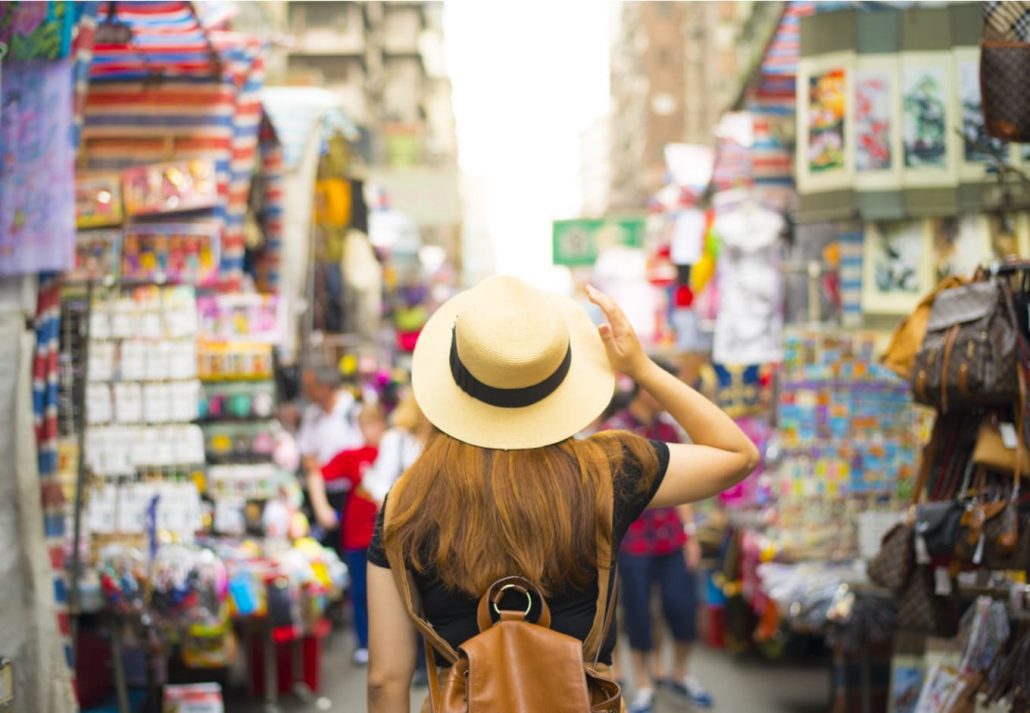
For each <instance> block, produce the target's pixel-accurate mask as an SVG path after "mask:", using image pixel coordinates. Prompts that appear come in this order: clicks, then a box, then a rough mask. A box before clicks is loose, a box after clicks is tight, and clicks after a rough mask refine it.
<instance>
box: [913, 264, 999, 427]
mask: <svg viewBox="0 0 1030 713" xmlns="http://www.w3.org/2000/svg"><path fill="white" fill-rule="evenodd" d="M1016 329H1017V328H1016V325H1015V323H1014V321H1013V320H1012V318H1011V310H1010V307H1009V305H1008V303H1007V299H1006V295H1005V291H1004V289H1003V287H1002V285H1001V283H1000V282H998V281H997V280H985V281H980V282H972V283H970V284H968V285H963V286H961V287H955V288H952V289H950V290H944V291H942V292H941V293H940V294H939V295H937V298H936V299H935V300H934V303H933V309H932V310H931V312H930V319H929V321H928V322H927V325H926V336H925V337H924V338H923V343H922V344H921V345H920V347H919V351H918V352H917V353H916V358H915V362H914V365H913V369H912V392H913V395H914V397H915V399H916V401H918V402H919V403H923V404H927V405H929V406H934V407H936V408H937V409H938V410H940V411H941V412H942V413H948V412H949V410H950V409H965V408H969V407H971V406H977V405H987V406H999V405H1003V404H1008V403H1011V402H1012V401H1013V400H1015V398H1016V395H1017V394H1018V392H1019V388H1018V384H1017V376H1016V372H1017V368H1016V359H1017V354H1018V335H1017V333H1016Z"/></svg>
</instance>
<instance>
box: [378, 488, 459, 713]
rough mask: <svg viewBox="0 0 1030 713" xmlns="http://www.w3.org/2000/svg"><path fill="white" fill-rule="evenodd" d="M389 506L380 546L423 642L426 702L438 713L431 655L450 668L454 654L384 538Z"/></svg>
mask: <svg viewBox="0 0 1030 713" xmlns="http://www.w3.org/2000/svg"><path fill="white" fill-rule="evenodd" d="M393 504H394V501H393V500H391V499H390V498H389V497H387V498H386V503H385V504H384V509H385V511H384V513H383V542H384V544H385V547H384V550H385V552H386V561H387V562H388V563H389V565H390V573H391V574H392V575H393V581H394V583H395V584H396V585H397V591H398V592H399V593H400V595H401V599H402V600H403V601H404V608H405V609H407V610H408V616H409V617H410V618H411V620H412V622H414V624H415V627H416V628H417V629H418V630H419V632H421V634H422V638H423V639H424V640H425V654H426V674H427V676H428V678H429V699H430V702H431V704H432V710H433V711H442V710H443V691H442V689H441V688H440V677H439V673H438V671H437V668H436V656H435V653H434V652H439V653H440V655H441V656H443V657H444V658H445V659H446V660H447V661H448V662H449V663H450V664H451V665H454V663H455V662H456V661H457V660H458V652H457V651H455V650H454V647H453V646H451V645H450V644H449V643H447V640H446V639H444V638H443V637H442V636H440V634H438V633H437V632H436V629H434V628H433V625H432V624H430V623H429V622H428V621H426V619H425V617H423V616H422V599H421V597H420V596H419V593H418V588H417V587H416V586H415V581H414V578H413V577H412V575H411V570H409V569H408V568H407V567H406V566H405V564H404V557H403V555H402V553H401V551H400V545H399V544H398V543H397V542H396V540H394V541H393V542H390V541H389V540H388V539H387V538H386V526H387V523H388V522H389V521H390V516H391V514H392V513H393Z"/></svg>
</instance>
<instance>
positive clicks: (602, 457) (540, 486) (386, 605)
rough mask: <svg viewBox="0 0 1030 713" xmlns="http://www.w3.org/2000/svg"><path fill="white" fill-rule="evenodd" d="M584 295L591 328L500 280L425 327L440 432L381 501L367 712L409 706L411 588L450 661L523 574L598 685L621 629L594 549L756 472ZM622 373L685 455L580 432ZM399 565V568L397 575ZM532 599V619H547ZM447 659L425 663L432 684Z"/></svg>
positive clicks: (428, 398)
mask: <svg viewBox="0 0 1030 713" xmlns="http://www.w3.org/2000/svg"><path fill="white" fill-rule="evenodd" d="M590 297H591V299H592V300H593V301H594V302H595V303H596V304H597V305H598V306H599V307H601V309H602V310H603V311H604V313H605V315H606V319H607V321H606V323H605V324H603V325H602V326H601V327H600V328H597V327H595V326H594V325H593V323H592V322H591V321H590V318H589V317H588V316H587V314H586V312H585V311H584V310H583V309H582V308H581V307H579V306H578V305H576V304H574V303H572V302H571V301H570V300H567V299H564V298H558V297H555V296H552V295H548V294H546V293H543V292H540V291H538V290H536V289H533V288H531V287H530V286H529V285H526V284H525V283H523V282H521V281H519V280H516V279H514V278H509V277H495V278H490V279H488V280H486V281H484V282H483V283H482V284H481V285H480V286H478V287H476V288H474V289H472V290H468V291H467V292H464V293H462V294H460V295H458V296H456V297H454V298H452V299H451V300H449V301H448V302H446V303H445V304H443V305H442V306H441V307H440V308H439V309H438V310H437V312H436V313H435V314H434V315H433V317H432V318H430V320H429V322H428V323H427V324H426V326H425V328H424V329H423V331H422V334H421V336H420V338H419V342H418V345H417V347H416V349H415V354H414V361H413V369H412V384H413V387H414V391H415V397H416V399H417V400H418V403H419V405H420V406H421V407H422V410H423V412H424V413H425V415H426V417H427V418H428V419H429V421H430V422H431V423H432V424H433V425H434V426H435V427H436V429H437V430H435V431H434V432H433V433H432V434H431V435H430V437H429V440H428V442H427V443H426V447H425V450H424V452H423V454H422V456H421V457H420V458H419V459H418V460H417V461H415V463H414V464H413V465H412V466H411V467H410V468H408V470H407V471H406V472H405V473H404V475H403V476H402V477H401V479H400V480H399V481H398V482H397V484H396V485H395V486H394V488H393V489H392V490H391V492H390V494H389V496H388V497H387V502H386V505H385V510H386V511H387V512H388V513H389V515H386V516H385V517H384V516H382V515H381V517H380V520H379V522H377V524H376V534H375V535H374V536H373V539H372V543H371V546H370V547H369V554H368V558H369V563H370V565H371V566H370V567H369V572H368V578H369V601H370V603H371V606H370V616H371V638H370V654H371V658H370V667H369V675H368V703H369V711H370V713H408V711H409V707H410V692H409V686H410V683H411V677H412V672H413V670H414V667H415V661H414V659H415V651H416V649H415V644H414V639H413V638H412V632H413V627H412V622H411V619H409V616H408V607H407V606H406V604H405V599H404V598H403V596H402V592H408V591H409V590H408V587H409V582H413V584H414V589H415V593H417V595H418V598H419V600H420V601H421V605H422V608H421V611H422V613H423V616H424V618H425V619H426V620H428V624H429V626H430V627H431V628H430V629H428V630H429V631H432V632H433V639H432V641H433V645H434V647H436V648H437V649H439V650H440V651H444V650H447V651H449V652H450V653H453V651H454V648H455V647H458V646H460V645H461V644H462V643H463V642H465V641H467V640H468V639H469V638H471V637H473V636H475V635H476V634H477V633H478V632H479V625H478V623H477V610H478V608H479V604H480V598H481V597H482V595H483V593H484V592H485V591H486V590H487V588H488V587H490V585H491V583H494V582H497V581H498V580H499V579H501V578H503V577H505V576H509V575H518V576H521V577H523V578H525V579H528V580H530V582H532V583H533V585H534V586H535V587H536V588H538V589H539V590H540V591H541V592H542V594H543V596H544V597H545V601H546V603H547V604H548V606H549V610H550V615H551V617H550V625H551V628H552V629H554V630H556V631H558V632H561V633H564V634H566V635H568V636H572V637H575V638H577V639H579V640H580V641H584V640H586V641H585V649H587V651H586V652H585V656H586V657H589V658H586V659H585V660H586V661H588V662H592V661H593V660H594V658H593V656H592V655H591V654H592V651H593V650H597V652H598V659H599V663H598V664H597V665H596V668H597V671H598V673H599V674H600V675H602V676H604V675H607V671H608V666H609V665H610V664H611V652H612V649H613V648H614V646H615V632H614V629H611V630H609V632H608V635H607V636H603V635H602V633H601V632H602V631H603V627H602V626H601V623H602V620H603V618H604V608H605V607H604V604H603V602H604V601H605V596H604V595H605V592H606V591H608V590H609V587H610V576H609V575H608V574H606V573H608V572H610V571H611V565H612V561H611V558H610V554H609V553H608V552H606V551H605V547H604V546H605V545H606V544H607V543H609V542H610V543H611V550H610V551H611V552H614V551H615V550H617V549H618V546H619V544H620V543H621V541H622V539H623V537H624V535H625V533H626V530H627V529H628V528H629V525H630V524H631V523H632V522H633V521H635V520H636V519H637V518H638V517H639V515H640V513H641V512H642V511H643V510H644V509H645V508H646V507H649V506H651V507H666V506H672V505H678V504H681V503H686V502H691V501H694V500H699V499H702V498H706V497H709V496H711V495H713V494H714V493H717V492H719V491H721V490H723V489H725V488H727V487H729V486H731V485H733V484H735V483H737V482H739V481H740V480H742V479H743V478H744V477H745V476H747V474H748V473H750V472H751V470H752V469H753V468H754V466H755V464H756V463H757V461H758V453H757V451H756V449H755V447H754V446H753V445H752V444H751V442H750V441H749V440H748V439H747V437H746V436H745V435H744V434H743V433H742V432H741V431H740V429H738V428H737V426H736V425H735V424H734V423H733V421H732V420H731V419H730V418H729V417H727V416H726V415H725V414H724V413H722V412H721V411H720V410H719V409H718V408H717V407H716V406H714V405H713V404H712V403H710V402H709V401H707V400H706V399H705V398H704V397H702V396H700V395H699V394H698V393H696V392H695V391H694V390H693V389H691V388H690V387H689V386H687V385H686V384H683V383H682V382H680V381H679V380H678V379H676V378H675V377H674V376H672V375H670V374H668V373H666V372H665V371H663V370H662V369H661V368H659V367H657V366H656V365H655V364H654V363H653V362H652V361H651V360H650V359H649V358H648V357H647V355H646V354H645V353H644V352H643V350H642V349H641V347H640V343H639V341H638V339H637V337H636V334H635V333H634V332H633V329H632V327H631V326H630V325H629V322H628V320H627V319H626V316H625V315H624V314H623V312H622V310H621V309H619V307H618V306H617V305H616V304H615V303H614V302H613V301H612V300H611V298H609V297H607V296H606V295H603V294H602V293H600V292H597V291H591V292H590ZM616 370H618V371H620V372H622V373H624V374H626V375H627V376H628V377H630V378H632V379H633V380H635V381H636V382H637V383H639V384H640V385H641V387H642V388H644V389H646V390H647V391H649V392H650V393H651V394H653V395H654V397H655V398H656V399H657V400H658V402H659V403H661V404H662V406H663V407H664V408H665V409H667V410H668V411H669V412H670V413H671V414H672V415H673V417H674V418H675V419H676V420H677V422H678V423H679V424H680V425H681V426H682V427H683V428H684V429H685V430H686V431H687V432H688V433H689V434H690V436H691V439H692V441H693V444H692V445H679V444H666V443H663V442H661V441H648V440H647V439H645V438H642V437H640V436H637V435H634V434H631V433H628V432H626V431H609V432H606V433H601V434H598V435H595V436H592V437H590V438H585V439H576V438H573V436H574V435H575V434H577V433H578V432H580V431H581V430H582V429H584V428H585V427H586V426H587V425H588V424H590V423H591V422H592V421H593V420H594V419H595V418H596V417H597V415H598V414H600V413H601V412H602V411H603V410H604V408H605V406H606V405H607V403H608V400H609V399H610V397H611V394H612V391H613V390H614V371H616ZM384 520H385V524H384ZM599 535H600V538H599ZM609 538H610V539H609ZM599 542H600V544H601V545H602V547H600V548H599V547H598V544H599ZM388 553H389V554H388ZM601 553H603V555H602V556H600V557H599V554H601ZM391 562H392V563H393V564H394V566H397V567H403V568H404V569H405V570H406V573H402V572H396V573H395V574H396V575H397V578H396V581H395V579H394V576H393V574H391V572H390V570H389V567H390V564H391ZM409 574H410V579H409V578H408V575H409ZM535 600H536V597H535V595H534V596H532V597H531V601H530V605H531V607H530V616H531V615H532V611H533V610H534V609H536V610H537V611H540V609H541V604H540V603H538V602H536V601H535ZM599 600H601V602H602V604H601V605H600V606H599V605H598V601H599ZM495 606H496V605H495ZM591 632H592V635H590V634H591ZM446 660H447V659H445V658H442V657H440V656H438V657H437V658H436V659H435V661H433V664H434V665H433V666H431V667H430V673H431V677H435V675H436V667H435V665H436V664H441V663H442V665H445V666H446V665H447V664H446ZM519 663H520V661H518V660H512V661H510V662H509V661H506V662H505V664H510V665H511V666H518V664H519ZM523 663H525V664H526V665H532V662H523ZM586 665H587V666H589V667H594V664H593V663H587V664H586ZM445 675H446V674H445ZM580 676H582V672H581V671H580V672H579V673H578V675H576V678H577V679H578V681H579V682H580V683H581V682H582V678H580ZM468 680H469V683H468V684H467V685H469V686H471V687H472V690H474V691H478V692H479V693H480V694H482V695H485V696H487V697H488V698H490V697H495V699H496V697H497V696H503V692H501V693H499V692H498V691H497V689H496V688H495V689H493V690H490V684H491V682H492V679H491V680H488V681H475V682H473V681H472V680H471V679H468ZM494 683H496V684H497V685H502V682H500V681H496V682H494ZM545 683H546V681H545V680H544V679H542V680H541V685H544V684H545ZM455 685H458V684H457V683H456V684H455ZM432 695H434V694H433V692H432V691H431V696H432ZM455 703H460V702H458V701H455ZM423 710H427V709H426V708H425V707H424V708H423Z"/></svg>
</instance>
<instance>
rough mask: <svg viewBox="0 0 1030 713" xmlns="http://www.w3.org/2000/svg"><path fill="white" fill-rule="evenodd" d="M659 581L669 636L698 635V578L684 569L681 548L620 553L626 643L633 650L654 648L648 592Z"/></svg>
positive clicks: (680, 638) (689, 638) (681, 638)
mask: <svg viewBox="0 0 1030 713" xmlns="http://www.w3.org/2000/svg"><path fill="white" fill-rule="evenodd" d="M656 584H657V585H658V588H659V590H660V591H661V598H662V610H663V613H664V614H665V621H666V622H668V625H669V631H670V632H671V633H672V637H673V638H674V639H675V640H676V641H679V642H690V641H693V640H694V639H696V638H697V582H696V580H695V579H694V573H693V572H691V571H690V570H689V569H687V563H686V560H684V559H683V552H682V551H679V550H677V551H676V552H673V553H671V554H668V555H630V554H626V553H624V552H620V553H619V585H620V587H621V590H620V592H619V598H620V599H621V600H622V616H623V624H624V626H625V627H626V633H627V634H628V635H629V645H630V647H631V648H632V649H634V650H635V651H650V650H651V649H653V648H654V642H653V640H652V637H651V593H652V591H653V590H654V586H655V585H656Z"/></svg>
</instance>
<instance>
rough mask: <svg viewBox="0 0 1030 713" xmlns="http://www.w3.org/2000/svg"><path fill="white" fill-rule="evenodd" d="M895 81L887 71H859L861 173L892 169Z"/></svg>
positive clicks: (857, 146) (857, 120) (858, 160)
mask: <svg viewBox="0 0 1030 713" xmlns="http://www.w3.org/2000/svg"><path fill="white" fill-rule="evenodd" d="M891 79H892V77H891V73H890V72H889V71H888V70H887V69H860V70H857V71H856V72H855V170H857V171H860V172H865V171H886V170H890V168H891V166H892V163H893V159H894V156H893V152H892V145H891V144H892V141H891V128H892V127H891Z"/></svg>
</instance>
